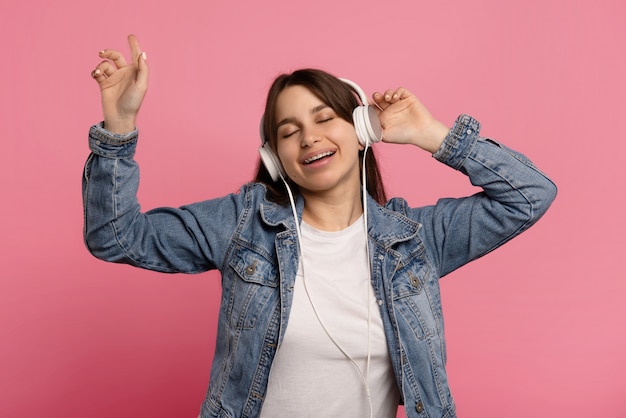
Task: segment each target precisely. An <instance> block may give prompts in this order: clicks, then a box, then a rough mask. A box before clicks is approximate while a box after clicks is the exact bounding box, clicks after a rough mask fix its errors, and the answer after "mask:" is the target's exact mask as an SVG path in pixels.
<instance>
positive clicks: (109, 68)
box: [96, 61, 117, 77]
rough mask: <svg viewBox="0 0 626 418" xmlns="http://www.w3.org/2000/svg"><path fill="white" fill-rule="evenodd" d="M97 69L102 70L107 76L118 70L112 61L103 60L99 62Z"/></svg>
mask: <svg viewBox="0 0 626 418" xmlns="http://www.w3.org/2000/svg"><path fill="white" fill-rule="evenodd" d="M96 69H98V70H100V71H101V72H102V73H104V75H105V76H107V77H111V76H112V75H113V73H114V72H115V71H117V68H116V67H115V66H114V65H113V64H111V62H110V61H102V62H101V63H100V64H98V66H97V67H96Z"/></svg>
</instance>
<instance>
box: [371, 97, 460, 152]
mask: <svg viewBox="0 0 626 418" xmlns="http://www.w3.org/2000/svg"><path fill="white" fill-rule="evenodd" d="M373 99H374V102H375V103H376V105H377V106H378V107H379V108H380V109H381V110H382V111H381V112H380V114H379V115H378V117H379V119H380V123H381V125H382V128H383V141H384V142H390V143H396V144H413V145H417V146H418V147H420V148H422V149H424V150H426V151H429V152H430V153H432V154H434V153H435V152H437V150H438V149H439V147H440V146H441V143H442V142H443V140H444V139H445V137H446V135H447V134H448V132H449V131H450V129H449V128H448V127H447V126H445V125H444V124H443V123H441V122H439V121H438V120H437V119H435V118H434V117H433V116H432V115H431V114H430V112H429V111H428V109H426V107H425V106H424V105H423V104H422V103H421V102H420V101H419V100H418V99H417V97H415V96H414V95H413V94H412V93H411V92H410V91H408V90H407V89H405V88H402V87H400V88H397V89H395V90H392V89H389V90H386V91H385V93H383V94H381V93H378V92H376V93H374V95H373Z"/></svg>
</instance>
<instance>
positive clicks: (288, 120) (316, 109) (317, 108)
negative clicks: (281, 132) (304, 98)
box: [276, 103, 330, 129]
mask: <svg viewBox="0 0 626 418" xmlns="http://www.w3.org/2000/svg"><path fill="white" fill-rule="evenodd" d="M327 107H330V106H328V105H327V104H324V103H323V104H321V105H319V106H315V107H314V108H313V109H311V112H310V113H311V114H312V115H314V114H316V113H317V112H319V111H321V110H323V109H326V108H327ZM295 122H296V119H295V118H285V119H282V120H281V121H280V122H278V123H277V124H276V129H278V128H280V127H281V126H283V125H287V124H289V123H295Z"/></svg>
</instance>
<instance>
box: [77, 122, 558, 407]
mask: <svg viewBox="0 0 626 418" xmlns="http://www.w3.org/2000/svg"><path fill="white" fill-rule="evenodd" d="M479 128H480V125H479V124H478V122H477V121H476V120H474V119H473V118H471V117H469V116H466V115H462V116H460V117H459V118H458V119H457V121H456V122H455V125H454V127H453V128H452V130H451V131H450V133H449V134H448V136H447V137H446V139H445V141H444V143H443V145H442V147H441V148H440V149H439V151H438V152H437V153H436V154H434V157H435V158H437V159H438V160H439V161H441V162H443V163H445V164H447V165H448V166H450V167H452V168H453V169H456V170H458V171H460V172H462V173H464V174H466V175H467V176H468V177H469V179H470V181H471V183H472V184H473V185H475V186H479V187H481V188H482V191H481V192H479V193H477V194H475V195H473V196H469V197H464V198H458V199H441V200H439V201H438V202H437V203H436V204H435V205H432V206H427V207H420V208H412V207H409V206H408V205H407V203H406V202H405V201H404V200H403V199H400V198H394V199H391V200H390V201H389V202H387V204H386V205H385V206H380V205H378V204H377V203H376V202H375V201H374V200H373V199H371V198H370V199H369V201H368V203H367V204H368V240H369V246H370V257H371V259H370V262H371V271H372V275H371V281H372V287H373V289H374V293H375V295H376V298H377V299H378V305H379V307H380V314H381V316H382V320H383V326H384V330H385V335H386V339H387V344H388V348H389V353H390V356H391V360H392V366H393V369H394V372H395V376H396V381H397V384H398V387H399V388H400V393H401V394H402V399H401V402H403V403H404V405H405V411H406V415H407V416H408V417H420V418H423V417H431V418H432V417H436V418H441V417H455V416H456V413H455V406H454V401H453V399H452V396H451V394H450V389H449V386H448V379H447V375H446V370H445V364H446V347H445V339H444V324H443V316H442V308H441V300H440V290H439V278H440V277H442V276H445V275H446V274H448V273H450V272H451V271H453V270H455V269H456V268H458V267H460V266H462V265H464V264H465V263H467V262H469V261H471V260H473V259H476V258H478V257H480V256H482V255H484V254H486V253H488V252H490V251H492V250H494V249H495V248H497V247H499V246H500V245H502V244H503V243H505V242H506V241H508V240H510V239H511V238H513V237H515V236H516V235H518V234H520V233H521V232H522V231H524V230H526V229H527V228H529V227H530V226H531V225H532V224H533V223H535V222H536V221H537V220H538V219H539V217H541V216H542V215H543V214H544V213H545V212H546V210H547V209H548V207H549V205H550V204H551V202H552V201H553V199H554V198H555V196H556V187H555V185H554V184H553V183H552V182H551V181H550V180H549V179H548V178H546V176H544V175H543V174H542V173H541V172H540V171H538V170H537V169H536V168H535V167H534V166H533V164H532V163H531V162H530V161H529V160H528V159H527V158H525V157H524V156H522V155H521V154H519V153H517V152H515V151H512V150H510V149H508V148H506V147H504V146H502V145H500V144H498V143H496V142H494V141H492V140H490V139H484V138H481V137H479ZM136 142H137V132H136V131H135V132H133V133H131V134H128V135H125V136H120V135H113V134H111V133H109V132H107V131H105V130H104V129H103V128H102V127H101V126H100V125H98V126H94V127H92V128H91V130H90V133H89V145H90V149H91V151H92V153H91V154H90V156H89V158H88V160H87V163H86V165H85V170H84V177H83V201H84V216H85V219H84V221H85V230H84V233H85V242H86V245H87V247H88V249H89V251H90V252H91V253H92V254H93V255H94V256H96V257H98V258H101V259H103V260H107V261H112V262H119V263H127V264H131V265H134V266H137V267H142V268H146V269H150V270H156V271H161V272H169V273H174V272H183V273H198V272H203V271H207V270H210V269H219V271H220V272H221V275H222V298H221V306H220V310H219V319H218V324H217V326H218V330H217V341H216V347H215V354H214V358H213V364H212V368H211V374H210V383H209V388H208V391H207V395H206V399H205V401H204V402H203V404H202V406H201V412H200V415H201V417H256V416H258V415H259V413H260V410H261V407H262V405H263V399H264V396H265V393H266V389H267V383H268V377H269V374H270V368H271V366H272V360H273V359H274V356H275V354H276V351H277V348H278V347H279V346H280V344H281V341H282V338H283V336H284V334H285V329H286V327H287V326H288V323H289V312H290V308H291V303H292V299H293V289H294V280H295V277H296V271H297V268H298V257H299V254H298V251H299V249H298V241H297V235H296V229H295V223H294V219H293V214H292V211H291V209H290V208H289V207H285V206H281V205H278V204H275V203H272V202H270V201H268V200H267V199H266V197H265V195H266V189H265V186H263V185H261V184H258V183H250V184H246V185H244V186H243V187H242V188H241V190H240V191H239V193H234V194H231V195H228V196H225V197H221V198H217V199H212V200H207V201H204V202H198V203H194V204H191V205H188V206H183V207H181V208H159V209H155V210H151V211H149V212H146V213H142V212H141V210H140V206H139V203H138V201H137V197H136V192H137V188H138V185H139V169H138V166H137V163H136V162H135V161H134V160H133V155H134V151H135V146H136ZM303 207H304V202H303V200H302V198H300V197H298V199H297V202H296V208H297V214H298V217H300V219H301V216H302V210H303Z"/></svg>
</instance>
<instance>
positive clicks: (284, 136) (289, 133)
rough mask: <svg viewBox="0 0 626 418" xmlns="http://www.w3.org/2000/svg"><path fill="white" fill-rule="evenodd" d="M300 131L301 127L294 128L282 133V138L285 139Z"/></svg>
mask: <svg viewBox="0 0 626 418" xmlns="http://www.w3.org/2000/svg"><path fill="white" fill-rule="evenodd" d="M298 131H299V129H294V130H293V131H287V132H285V133H284V134H282V135H281V138H283V139H286V138H289V137H290V136H293V135H294V134H296V133H297V132H298Z"/></svg>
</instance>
